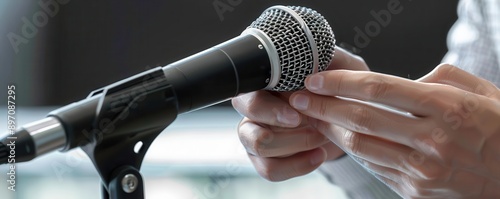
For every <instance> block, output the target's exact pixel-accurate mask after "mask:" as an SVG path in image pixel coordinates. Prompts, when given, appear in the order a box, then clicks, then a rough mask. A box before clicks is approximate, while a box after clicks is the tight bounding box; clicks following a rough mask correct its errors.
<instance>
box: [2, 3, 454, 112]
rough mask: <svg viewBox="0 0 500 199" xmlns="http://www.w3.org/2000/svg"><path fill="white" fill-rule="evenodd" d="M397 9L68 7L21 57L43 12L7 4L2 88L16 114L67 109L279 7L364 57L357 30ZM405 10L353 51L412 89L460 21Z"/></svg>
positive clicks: (440, 12)
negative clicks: (30, 25)
mask: <svg viewBox="0 0 500 199" xmlns="http://www.w3.org/2000/svg"><path fill="white" fill-rule="evenodd" d="M391 1H396V0H331V1H326V0H309V1H283V0H282V1H272V0H258V1H257V0H241V1H238V0H232V1H228V0H218V2H221V3H224V4H226V5H228V6H230V7H231V9H232V11H227V12H225V13H223V15H222V16H223V20H221V18H220V17H219V15H218V14H217V11H216V9H215V8H214V5H213V4H214V2H216V1H213V0H203V1H200V0H196V1H195V0H176V1H165V0H149V1H148V0H130V1H122V0H108V1H98V0H85V1H83V0H69V3H67V4H66V5H61V6H60V10H59V12H58V13H57V15H56V16H54V17H49V20H48V23H47V25H45V26H43V27H40V28H38V33H37V34H36V35H35V36H34V37H33V38H30V39H29V42H28V43H27V44H21V45H19V51H18V52H17V53H16V52H14V50H13V47H12V45H10V42H9V40H8V38H7V34H8V33H10V32H13V33H16V34H21V33H22V32H21V31H22V30H21V28H22V26H23V21H22V18H23V17H26V18H27V19H29V20H32V17H33V16H34V15H35V14H36V13H38V12H41V11H43V9H42V8H41V7H40V6H39V5H38V2H39V1H36V0H33V1H28V0H26V1H17V0H2V3H0V36H1V38H0V67H1V71H0V79H1V81H2V85H6V84H7V83H15V84H16V85H17V91H18V93H17V97H18V105H23V106H35V105H63V104H67V103H70V102H73V101H76V100H79V99H82V98H84V97H85V96H86V95H87V94H88V93H89V92H90V91H92V90H94V89H97V88H100V87H102V86H105V85H107V84H109V83H112V82H115V81H117V80H120V79H123V78H126V77H128V76H131V75H133V74H136V73H138V72H141V71H144V70H146V69H148V68H151V67H156V66H163V65H167V64H169V63H171V62H174V61H176V60H178V59H181V58H183V57H186V56H189V55H191V54H193V53H196V52H199V51H201V50H204V49H206V48H208V47H211V46H213V45H215V44H218V43H220V42H223V41H225V40H228V39H230V38H232V37H234V36H236V35H239V34H240V33H241V31H242V30H244V29H245V28H246V26H247V25H249V24H250V23H251V22H252V21H253V20H254V19H255V18H256V17H258V16H259V15H260V13H261V12H262V11H263V10H264V9H265V8H267V7H269V6H271V5H276V4H283V5H302V6H308V7H311V8H313V9H315V10H317V11H318V12H320V13H322V14H323V15H324V16H325V18H326V19H327V20H328V21H329V22H330V24H331V26H332V27H333V29H334V32H335V34H336V38H337V44H338V45H345V46H353V47H356V46H358V47H359V45H356V42H355V41H354V37H355V34H356V33H355V31H354V28H355V27H359V28H360V29H362V30H364V29H365V25H366V24H368V23H370V22H371V21H375V19H374V17H373V16H372V15H371V14H370V11H372V10H373V11H376V12H378V11H380V10H382V9H387V5H388V3H389V2H391ZM230 2H233V3H234V6H233V5H231V4H230ZM399 2H400V3H401V6H402V7H403V10H402V12H401V13H399V14H396V15H392V19H391V21H390V23H389V24H388V26H387V27H382V28H381V29H380V34H378V35H376V36H374V37H371V38H370V39H371V42H370V43H369V45H367V46H366V47H365V48H357V49H353V50H354V51H356V52H358V53H359V55H361V56H362V57H364V58H365V60H366V61H367V63H368V64H369V66H370V67H371V69H372V70H374V71H379V72H383V73H389V74H394V75H398V76H402V77H407V78H411V79H415V78H418V77H420V76H422V75H423V74H425V73H427V72H429V71H430V70H431V69H432V68H433V67H434V66H436V65H437V64H438V63H439V62H440V60H441V58H442V57H443V55H444V53H445V52H446V39H445V38H446V35H447V32H448V29H449V28H450V27H451V25H452V24H453V22H454V21H455V20H456V4H457V1H456V0H439V1H436V0H419V1H411V0H399ZM236 4H237V5H236ZM2 87H3V86H2ZM5 87H6V86H5ZM214 89H215V88H214ZM1 90H4V91H1ZM5 95H6V88H5V89H0V98H2V99H5V98H6V97H5ZM5 101H6V100H0V102H1V103H2V104H5Z"/></svg>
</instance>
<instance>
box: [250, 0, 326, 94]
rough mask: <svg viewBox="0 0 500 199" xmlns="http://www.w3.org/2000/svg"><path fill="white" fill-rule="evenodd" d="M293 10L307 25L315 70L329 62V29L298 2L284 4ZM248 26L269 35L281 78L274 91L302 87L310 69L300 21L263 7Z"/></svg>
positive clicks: (316, 13) (304, 35) (319, 16)
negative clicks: (315, 54) (279, 66)
mask: <svg viewBox="0 0 500 199" xmlns="http://www.w3.org/2000/svg"><path fill="white" fill-rule="evenodd" d="M287 7H288V8H290V9H292V10H293V11H295V12H296V13H297V14H298V15H299V16H300V17H301V18H302V20H304V21H305V23H306V25H307V26H308V28H309V29H310V31H311V33H312V36H313V38H314V42H315V43H316V47H317V51H318V57H319V60H318V71H323V70H325V69H326V68H327V67H328V65H329V64H330V62H331V60H332V57H333V52H334V49H335V37H334V35H333V31H332V29H331V27H330V25H329V24H328V22H327V21H326V20H325V18H324V17H323V16H322V15H321V14H319V13H318V12H316V11H314V10H312V9H309V8H305V7H299V6H287ZM249 28H257V29H259V30H261V31H263V32H264V33H266V34H267V36H268V37H269V38H271V40H272V43H273V44H274V46H275V47H276V50H277V54H278V57H279V61H280V65H281V78H280V80H279V82H278V84H277V85H276V86H275V87H274V88H272V89H271V90H274V91H293V90H300V89H303V88H304V80H305V78H306V76H307V75H309V74H312V73H313V67H314V66H313V51H312V48H311V45H310V43H309V39H308V37H307V33H306V32H304V30H303V29H302V27H301V26H300V23H299V22H298V21H297V20H296V19H295V18H294V17H293V16H292V15H291V14H290V13H288V12H286V11H284V10H282V9H278V8H272V9H268V10H266V11H265V12H264V13H262V15H261V16H260V17H259V18H257V19H256V20H255V21H254V22H253V23H252V24H251V25H250V26H249Z"/></svg>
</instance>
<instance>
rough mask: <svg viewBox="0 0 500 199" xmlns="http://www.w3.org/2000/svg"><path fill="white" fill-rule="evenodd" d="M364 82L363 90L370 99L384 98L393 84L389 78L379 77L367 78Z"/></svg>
mask: <svg viewBox="0 0 500 199" xmlns="http://www.w3.org/2000/svg"><path fill="white" fill-rule="evenodd" d="M364 84H365V88H364V91H363V92H364V94H365V95H366V97H367V99H368V100H374V99H380V98H383V97H384V96H385V95H386V94H387V91H388V90H389V89H390V88H391V86H392V85H391V83H390V82H388V80H386V79H382V78H378V77H372V78H367V80H365V82H364Z"/></svg>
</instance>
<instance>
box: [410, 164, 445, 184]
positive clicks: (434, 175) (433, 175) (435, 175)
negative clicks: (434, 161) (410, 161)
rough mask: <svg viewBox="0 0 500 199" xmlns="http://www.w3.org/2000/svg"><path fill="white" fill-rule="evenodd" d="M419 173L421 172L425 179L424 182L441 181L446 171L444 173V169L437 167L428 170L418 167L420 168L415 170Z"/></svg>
mask: <svg viewBox="0 0 500 199" xmlns="http://www.w3.org/2000/svg"><path fill="white" fill-rule="evenodd" d="M415 169H416V170H417V171H418V172H420V174H421V177H422V178H423V179H424V180H427V181H433V180H437V179H439V178H440V177H441V176H442V175H443V173H444V172H445V171H443V169H439V168H437V167H427V168H424V167H418V168H415Z"/></svg>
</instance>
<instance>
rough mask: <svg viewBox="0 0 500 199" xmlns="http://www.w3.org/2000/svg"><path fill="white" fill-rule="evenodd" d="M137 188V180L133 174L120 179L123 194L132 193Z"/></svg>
mask: <svg viewBox="0 0 500 199" xmlns="http://www.w3.org/2000/svg"><path fill="white" fill-rule="evenodd" d="M137 186H139V179H137V177H136V176H135V175H134V174H127V175H125V176H124V177H123V179H122V188H123V191H125V193H132V192H134V191H135V190H136V189H137Z"/></svg>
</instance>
